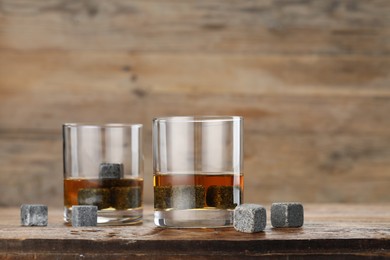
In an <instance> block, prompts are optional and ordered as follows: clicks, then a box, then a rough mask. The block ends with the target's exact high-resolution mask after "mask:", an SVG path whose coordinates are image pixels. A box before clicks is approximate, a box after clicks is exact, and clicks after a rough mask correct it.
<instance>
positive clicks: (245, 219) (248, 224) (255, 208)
mask: <svg viewBox="0 0 390 260" xmlns="http://www.w3.org/2000/svg"><path fill="white" fill-rule="evenodd" d="M266 225H267V211H266V209H265V208H264V207H263V206H261V205H257V204H241V205H238V206H237V207H236V208H235V209H234V215H233V227H234V228H235V229H236V230H237V231H240V232H245V233H255V232H260V231H263V230H264V229H265V226H266Z"/></svg>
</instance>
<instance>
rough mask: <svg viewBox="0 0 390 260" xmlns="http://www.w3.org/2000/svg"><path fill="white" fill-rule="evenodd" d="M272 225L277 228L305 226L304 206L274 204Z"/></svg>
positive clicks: (298, 204) (297, 204)
mask: <svg viewBox="0 0 390 260" xmlns="http://www.w3.org/2000/svg"><path fill="white" fill-rule="evenodd" d="M271 224H272V226H273V227H275V228H281V227H301V226H302V225H303V206H302V204H300V203H273V204H272V206H271Z"/></svg>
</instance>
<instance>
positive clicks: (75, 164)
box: [62, 124, 143, 225]
mask: <svg viewBox="0 0 390 260" xmlns="http://www.w3.org/2000/svg"><path fill="white" fill-rule="evenodd" d="M62 131H63V160H64V220H65V222H66V223H70V222H71V220H72V206H73V205H95V206H97V207H98V224H99V225H125V224H135V223H139V222H141V221H142V213H143V211H142V193H143V154H142V125H140V124H134V125H132V124H106V125H85V124H64V125H63V127H62Z"/></svg>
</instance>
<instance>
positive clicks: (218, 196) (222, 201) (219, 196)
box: [206, 185, 240, 209]
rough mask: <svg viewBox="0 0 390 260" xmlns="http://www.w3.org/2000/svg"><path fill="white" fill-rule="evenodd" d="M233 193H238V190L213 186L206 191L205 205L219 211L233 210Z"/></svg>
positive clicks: (235, 204)
mask: <svg viewBox="0 0 390 260" xmlns="http://www.w3.org/2000/svg"><path fill="white" fill-rule="evenodd" d="M234 192H238V193H239V192H240V188H238V187H232V186H217V185H213V186H210V187H209V188H208V189H207V195H206V203H207V205H208V206H209V207H216V208H219V209H234V208H235V207H236V206H237V203H234Z"/></svg>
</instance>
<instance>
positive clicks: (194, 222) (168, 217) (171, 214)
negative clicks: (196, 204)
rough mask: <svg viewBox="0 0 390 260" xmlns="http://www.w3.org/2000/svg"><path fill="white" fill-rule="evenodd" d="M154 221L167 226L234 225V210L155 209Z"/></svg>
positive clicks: (202, 226)
mask: <svg viewBox="0 0 390 260" xmlns="http://www.w3.org/2000/svg"><path fill="white" fill-rule="evenodd" d="M154 223H155V224H156V225H157V226H159V227H165V228H219V227H231V226H232V225H233V210H229V209H186V210H177V209H171V210H155V211H154Z"/></svg>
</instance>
